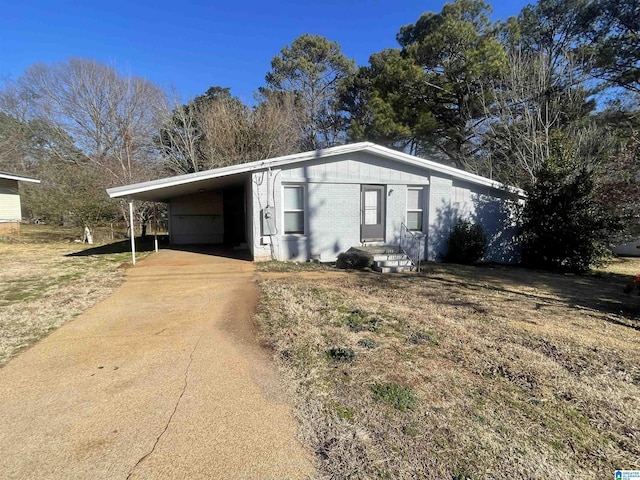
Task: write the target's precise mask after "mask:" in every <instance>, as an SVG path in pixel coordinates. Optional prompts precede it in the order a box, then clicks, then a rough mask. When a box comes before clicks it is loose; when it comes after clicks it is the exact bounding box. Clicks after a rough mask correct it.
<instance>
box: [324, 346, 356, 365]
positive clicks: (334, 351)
mask: <svg viewBox="0 0 640 480" xmlns="http://www.w3.org/2000/svg"><path fill="white" fill-rule="evenodd" d="M327 356H328V357H329V358H330V359H331V360H333V361H334V362H353V361H354V360H355V359H356V352H355V351H354V350H353V348H347V347H334V348H330V349H329V350H327Z"/></svg>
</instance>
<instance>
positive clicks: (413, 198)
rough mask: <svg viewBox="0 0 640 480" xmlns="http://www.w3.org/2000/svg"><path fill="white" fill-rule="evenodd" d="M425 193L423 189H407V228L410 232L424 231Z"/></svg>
mask: <svg viewBox="0 0 640 480" xmlns="http://www.w3.org/2000/svg"><path fill="white" fill-rule="evenodd" d="M423 193H424V189H423V188H422V187H419V188H408V189H407V227H408V228H409V230H414V231H418V232H421V231H422V205H423V198H422V195H423Z"/></svg>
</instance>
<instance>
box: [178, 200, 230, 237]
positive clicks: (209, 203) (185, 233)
mask: <svg viewBox="0 0 640 480" xmlns="http://www.w3.org/2000/svg"><path fill="white" fill-rule="evenodd" d="M169 229H170V231H169V235H170V237H171V243H174V244H190V243H222V242H223V241H224V219H223V203H222V193H215V192H203V193H198V194H195V195H189V196H186V197H179V198H174V199H172V200H171V202H170V203H169Z"/></svg>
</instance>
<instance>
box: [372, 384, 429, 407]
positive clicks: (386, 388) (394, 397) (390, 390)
mask: <svg viewBox="0 0 640 480" xmlns="http://www.w3.org/2000/svg"><path fill="white" fill-rule="evenodd" d="M371 391H372V392H373V398H374V399H376V400H377V401H378V402H384V403H388V404H389V405H391V406H393V407H395V408H397V409H398V410H400V411H405V410H413V409H414V408H415V407H416V406H417V405H418V397H416V395H415V393H413V390H411V389H410V388H408V387H403V386H402V385H398V384H397V383H393V382H386V383H374V384H373V385H372V386H371Z"/></svg>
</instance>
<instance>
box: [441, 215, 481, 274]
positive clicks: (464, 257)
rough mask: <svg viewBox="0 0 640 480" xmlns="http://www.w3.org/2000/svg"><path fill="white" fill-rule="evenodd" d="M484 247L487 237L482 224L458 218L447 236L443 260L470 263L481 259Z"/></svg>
mask: <svg viewBox="0 0 640 480" xmlns="http://www.w3.org/2000/svg"><path fill="white" fill-rule="evenodd" d="M486 248H487V237H486V236H485V234H484V231H483V230H482V226H481V225H478V224H473V223H471V222H470V221H469V220H466V219H460V220H458V222H457V223H456V225H455V226H454V227H453V230H452V231H451V235H450V236H449V241H448V242H447V254H446V255H445V256H444V261H445V262H448V263H460V264H463V265H472V264H474V263H478V262H480V261H481V260H482V258H483V257H484V252H485V250H486Z"/></svg>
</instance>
